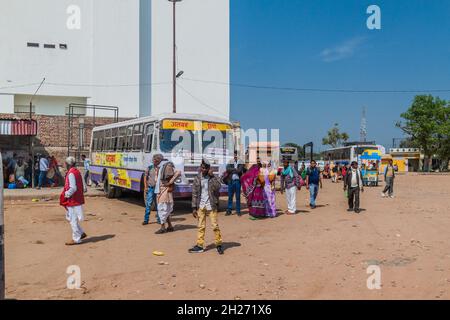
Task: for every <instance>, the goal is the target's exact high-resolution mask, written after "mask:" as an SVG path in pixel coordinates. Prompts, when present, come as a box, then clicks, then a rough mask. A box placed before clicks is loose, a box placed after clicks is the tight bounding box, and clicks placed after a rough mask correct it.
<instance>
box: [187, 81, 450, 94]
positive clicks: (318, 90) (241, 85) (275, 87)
mask: <svg viewBox="0 0 450 320" xmlns="http://www.w3.org/2000/svg"><path fill="white" fill-rule="evenodd" d="M183 79H184V80H188V81H194V82H201V83H210V84H217V85H225V86H230V87H241V88H251V89H267V90H282V91H302V92H328V93H442V92H450V89H431V90H423V89H420V90H353V89H324V88H294V87H277V86H262V85H254V84H242V83H227V82H221V81H211V80H200V79H191V78H186V77H185V78H183Z"/></svg>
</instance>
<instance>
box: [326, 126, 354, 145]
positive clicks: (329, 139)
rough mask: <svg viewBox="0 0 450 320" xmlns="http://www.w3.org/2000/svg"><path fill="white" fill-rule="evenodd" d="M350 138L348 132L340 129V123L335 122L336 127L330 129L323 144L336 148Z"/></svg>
mask: <svg viewBox="0 0 450 320" xmlns="http://www.w3.org/2000/svg"><path fill="white" fill-rule="evenodd" d="M348 138H349V136H348V134H347V133H345V132H342V133H341V132H340V131H339V124H337V123H335V124H334V127H333V128H331V129H330V130H328V133H327V136H326V137H324V138H323V139H322V144H323V145H325V146H326V145H329V146H331V147H332V148H336V147H339V146H340V145H342V143H344V142H346V141H347V140H348Z"/></svg>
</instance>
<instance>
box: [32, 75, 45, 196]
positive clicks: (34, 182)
mask: <svg viewBox="0 0 450 320" xmlns="http://www.w3.org/2000/svg"><path fill="white" fill-rule="evenodd" d="M44 82H45V78H43V79H42V81H41V84H40V85H39V87H38V88H37V90H36V92H35V93H34V94H33V95H32V96H31V99H30V119H29V120H30V124H29V125H30V126H29V128H31V127H32V125H31V123H32V122H33V98H34V97H35V96H36V94H37V93H38V91H39V89H41V87H42V85H43V84H44ZM31 133H32V132H30V136H29V141H28V154H29V155H31V187H32V188H34V187H35V184H36V181H34V148H33V144H34V141H33V136H32V134H31Z"/></svg>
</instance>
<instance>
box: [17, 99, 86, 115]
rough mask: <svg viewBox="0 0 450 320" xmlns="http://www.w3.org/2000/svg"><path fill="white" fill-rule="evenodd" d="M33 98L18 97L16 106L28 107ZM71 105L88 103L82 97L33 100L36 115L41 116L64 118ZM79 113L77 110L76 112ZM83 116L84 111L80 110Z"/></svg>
mask: <svg viewBox="0 0 450 320" xmlns="http://www.w3.org/2000/svg"><path fill="white" fill-rule="evenodd" d="M30 99H31V96H28V95H16V96H15V98H14V105H15V106H27V105H29V103H30ZM70 103H82V104H85V103H86V98H80V97H49V96H36V97H35V98H34V99H33V105H34V108H35V114H37V115H38V114H39V115H49V116H51V115H54V116H64V115H66V112H68V107H69V104H70ZM74 111H77V110H74ZM78 111H79V112H80V113H81V114H84V110H81V109H80V110H78Z"/></svg>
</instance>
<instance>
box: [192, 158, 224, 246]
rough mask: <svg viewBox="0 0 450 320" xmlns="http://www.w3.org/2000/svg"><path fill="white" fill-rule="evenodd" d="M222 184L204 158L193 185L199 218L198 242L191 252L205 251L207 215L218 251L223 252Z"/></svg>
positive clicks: (193, 198) (194, 212)
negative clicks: (219, 212)
mask: <svg viewBox="0 0 450 320" xmlns="http://www.w3.org/2000/svg"><path fill="white" fill-rule="evenodd" d="M221 186H222V184H221V183H220V180H219V178H217V177H216V176H214V173H213V171H212V170H211V166H210V164H209V163H208V162H207V161H206V160H203V162H202V165H201V172H200V174H199V175H198V176H197V177H195V179H194V183H193V186H192V209H193V215H194V218H198V235H197V244H196V245H195V246H194V247H193V248H191V249H189V252H190V253H201V252H204V251H205V249H204V245H205V230H206V217H207V216H209V218H210V219H211V225H212V227H213V231H214V236H215V244H216V248H217V252H218V253H219V254H223V253H224V251H223V248H222V235H221V234H220V228H219V224H218V223H217V206H218V203H219V192H220V187H221Z"/></svg>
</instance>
